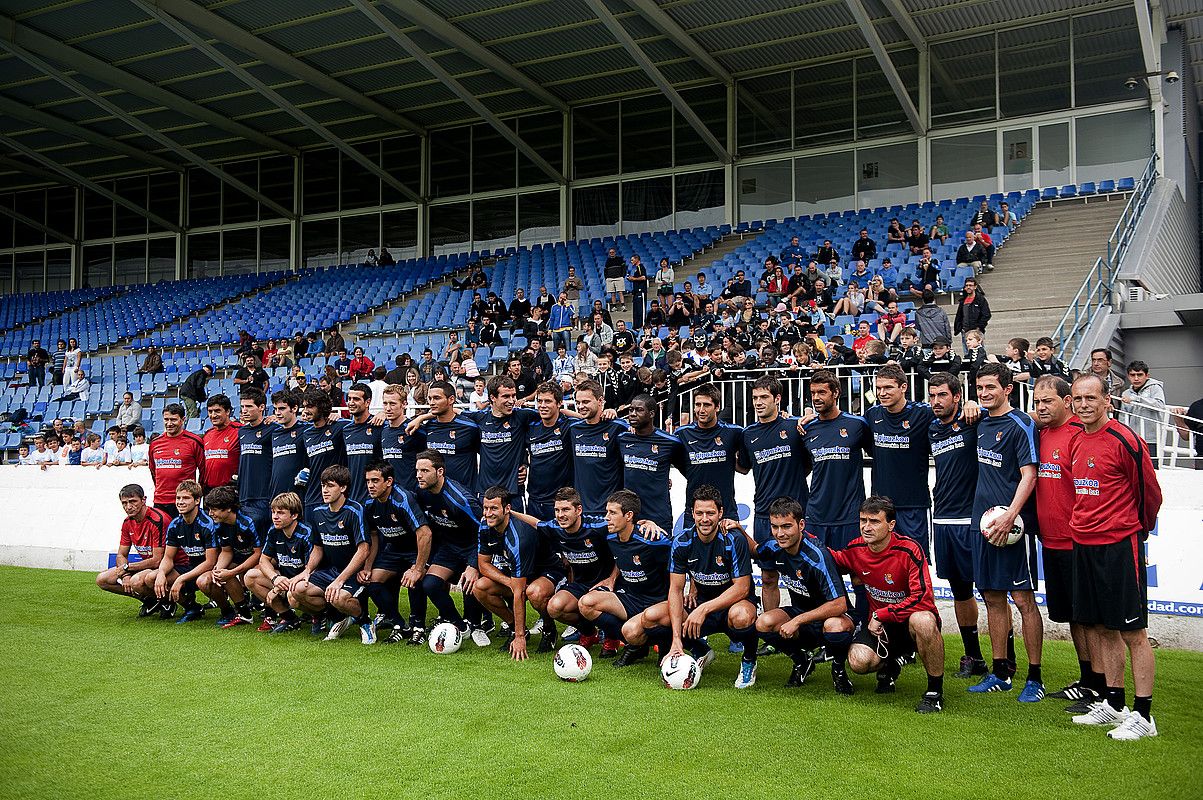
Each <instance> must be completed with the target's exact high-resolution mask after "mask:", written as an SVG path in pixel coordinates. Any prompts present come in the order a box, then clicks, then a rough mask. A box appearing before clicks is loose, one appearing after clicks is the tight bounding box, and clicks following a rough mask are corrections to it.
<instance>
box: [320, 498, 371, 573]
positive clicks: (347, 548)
mask: <svg viewBox="0 0 1203 800" xmlns="http://www.w3.org/2000/svg"><path fill="white" fill-rule="evenodd" d="M310 524H311V525H312V527H313V533H314V536H315V537H316V538H315V539H314V542H313V543H314V545H320V546H321V548H322V562H321V563H320V564H319V565H318V569H332V570H334V571H335V572H342V571H343V570H344V569H346V568H347V565H348V564H350V563H351V559H352V558H354V557H355V550H356V548H357V547H358V546H359V545H360V543H362V542H366V541H367V540H368V535H367V531H366V530H365V529H364V526H363V506H361V505H359V503H356V502H354V501H353V500H348V501H346V502H345V503H344V504H343V507H342V508H340V509H339V510H338V511H331V510H330V506H328V505H322V506H318V507H317V508H316V509H314V512H313V518H312V520H310Z"/></svg>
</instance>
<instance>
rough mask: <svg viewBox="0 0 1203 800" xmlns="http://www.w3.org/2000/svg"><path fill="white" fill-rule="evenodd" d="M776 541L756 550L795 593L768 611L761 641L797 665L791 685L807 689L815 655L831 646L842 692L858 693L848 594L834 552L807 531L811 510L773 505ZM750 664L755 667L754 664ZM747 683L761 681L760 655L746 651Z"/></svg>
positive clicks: (787, 500) (786, 500) (789, 502)
mask: <svg viewBox="0 0 1203 800" xmlns="http://www.w3.org/2000/svg"><path fill="white" fill-rule="evenodd" d="M768 511H769V522H770V524H771V525H772V532H773V538H772V539H770V540H768V541H767V542H762V543H760V544H759V545H757V547H756V552H755V558H756V562H757V563H758V564H759V565H760V569H761V572H762V573H763V572H764V571H771V572H776V573H778V574H779V575H780V576H781V578H780V580H781V583H782V584H784V585H785V588H786V589H788V590H789V595H790V600H791V601H792V602H791V603H790V605H787V606H782V607H781V608H774V609H771V610H768V611H765V612H764V613H763V614H761V615H760V616H759V617H758V618H757V620H756V630H757V631H758V632H759V634H760V637H761V638H763V639H764V640H765V641H766V642H768V643H770V644H771V645H772V646H773V648H774V649H775V650H778V651H780V652H783V653H785V654H786V655H788V656H789V657H790V659H791V660H792V661H793V662H794V666H793V669H792V670H791V671H790V676H789V679H788V680H786V682H785V685H786V686H787V687H792V686H801V685H802V684H803V683H804V682H805V681H806V678H807V677H808V676H809V675H810V673H811V672H812V671H814V668H815V663H816V657H815V656H814V655H813V654H812V651H813V650H815V648H817V647H825V648H826V651H827V654H828V655H829V656H831V680H832V683H833V684H834V686H835V690H836V691H837V692H839V693H840V694H852V692H853V687H852V681H851V680H849V679H848V672H847V668H846V666H845V659H846V658H847V655H848V648H849V646H851V644H852V631H853V629H854V627H855V626H854V624H853V622H852V618H851V616H849V613H848V609H849V605H848V593H847V590H846V589H845V588H844V581H843V579H842V578H840V575H839V570H838V569H837V568H836V565H835V562H834V561H833V560H832V556H831V551H830V550H829V549H828V548H826V547H824V546H823V543H822V542H820V541H819V539H818V538H817V537H815V536H812V535H811V534H809V533H807V532H806V512H805V510H804V509H803V507H802V504H801V503H799V502H798V501H797V500H795V499H793V498H792V497H779V498H777V499H776V500H774V501H773V502H772V504H771V505H769V509H768ZM749 662H750V663H749ZM745 672H750V673H751V674H750V676H748V677H747V678H745V679H744V680H745V683H746V684H747V685H748V686H751V685H752V684H753V683H755V682H756V651H755V650H753V649H749V648H745V649H744V665H742V666H741V677H743V673H745Z"/></svg>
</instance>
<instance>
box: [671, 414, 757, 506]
mask: <svg viewBox="0 0 1203 800" xmlns="http://www.w3.org/2000/svg"><path fill="white" fill-rule="evenodd" d="M677 439H679V440H680V442H681V446H682V447H684V448H685V457H686V462H685V519H687V520H688V519H691V518H692V511H693V508H692V506H693V503H692V500H693V493H694V492H695V491H697V488H698V487H699V486H702V485H703V484H709V485H710V486H713V487H714V488H715V489H718V491H719V494H721V495H722V496H723V516H724V517H726V518H727V519H739V508H738V505H737V503H736V501H735V471H736V470H735V467H736V464H737V462H738V456H739V448H740V447H741V446H742V445H743V440H744V429H743V428H741V427H739V426H738V425H729V424H727V423H726V422H723V421H722V420H719V421H718V423H717V424H716V425H713V426H712V427H709V428H703V427H701V426H700V425H697V424H696V423H694V424H691V425H682V426H681V427H680V428H677Z"/></svg>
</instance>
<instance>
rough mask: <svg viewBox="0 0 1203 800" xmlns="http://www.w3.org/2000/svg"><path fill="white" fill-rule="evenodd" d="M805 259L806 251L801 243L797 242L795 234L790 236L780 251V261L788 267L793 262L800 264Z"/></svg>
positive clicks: (793, 263)
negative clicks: (787, 242)
mask: <svg viewBox="0 0 1203 800" xmlns="http://www.w3.org/2000/svg"><path fill="white" fill-rule="evenodd" d="M805 260H806V251H805V250H803V249H802V245H801V244H799V243H798V237H797V236H791V237H790V239H789V244H788V245H786V246H785V249H784V250H782V251H781V263H782V264H784V265H785V267H786V268H787V269H788V268H790V267H792V266H793V265H795V264H801V263H802V262H803V261H805Z"/></svg>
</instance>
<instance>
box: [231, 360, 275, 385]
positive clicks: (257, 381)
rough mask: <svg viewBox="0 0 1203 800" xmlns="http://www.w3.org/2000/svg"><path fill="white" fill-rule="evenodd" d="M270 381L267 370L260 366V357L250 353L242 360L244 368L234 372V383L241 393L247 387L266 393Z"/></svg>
mask: <svg viewBox="0 0 1203 800" xmlns="http://www.w3.org/2000/svg"><path fill="white" fill-rule="evenodd" d="M268 383H269V378H268V377H267V370H265V369H263V367H261V366H259V359H257V358H255V357H254V356H253V355H248V356H247V357H246V358H245V359H244V360H243V362H242V368H241V369H239V370H238V372H236V373H235V374H234V385H235V386H237V387H238V392H239V394H241V393H242V392H245V391H246V390H247V389H258V390H259V391H261V392H263V393H264V394H266V393H267V384H268Z"/></svg>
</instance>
